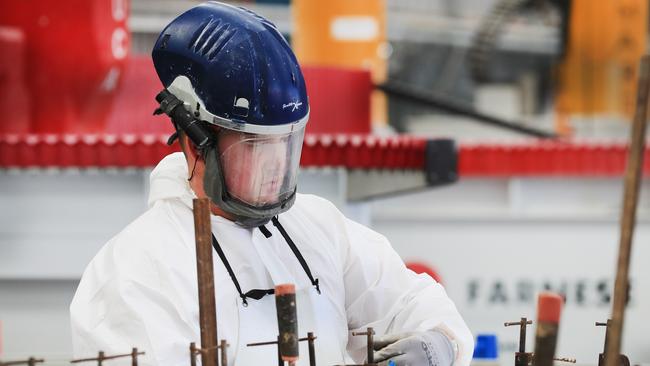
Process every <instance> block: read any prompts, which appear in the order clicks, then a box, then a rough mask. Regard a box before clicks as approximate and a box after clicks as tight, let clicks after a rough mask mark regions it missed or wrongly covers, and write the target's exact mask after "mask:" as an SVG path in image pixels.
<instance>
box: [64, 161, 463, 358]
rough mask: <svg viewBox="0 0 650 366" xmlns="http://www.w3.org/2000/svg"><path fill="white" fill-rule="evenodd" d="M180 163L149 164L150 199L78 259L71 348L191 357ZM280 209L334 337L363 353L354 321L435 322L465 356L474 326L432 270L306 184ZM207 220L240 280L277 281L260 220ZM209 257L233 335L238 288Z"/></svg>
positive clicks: (220, 313)
mask: <svg viewBox="0 0 650 366" xmlns="http://www.w3.org/2000/svg"><path fill="white" fill-rule="evenodd" d="M187 170H188V169H187V163H186V161H185V157H184V156H183V154H182V153H175V154H171V155H169V156H167V157H165V158H164V159H163V160H162V161H161V162H160V163H159V164H158V166H157V167H156V168H155V169H154V170H153V172H152V173H151V193H150V197H149V209H148V210H147V211H146V212H145V213H144V214H143V215H142V216H140V217H139V218H138V219H136V220H135V221H134V222H133V223H131V224H130V225H129V226H127V227H126V228H125V229H124V230H123V231H122V232H120V233H119V234H117V235H116V236H115V237H114V238H113V239H111V240H110V241H109V242H108V243H107V244H106V245H105V246H104V247H103V248H102V249H101V250H100V252H99V253H98V254H97V255H96V256H95V258H94V259H93V260H92V262H91V263H90V264H89V265H88V267H87V268H86V270H85V272H84V275H83V278H82V280H81V283H80V284H79V287H78V289H77V292H76V294H75V297H74V299H73V301H72V304H71V306H70V316H71V325H72V336H73V348H74V355H75V357H91V356H93V355H97V352H98V351H99V350H102V351H104V352H105V353H106V354H107V355H110V354H117V353H127V352H129V351H130V349H131V348H132V347H138V348H139V349H140V350H144V351H145V352H146V353H147V354H146V356H145V357H144V358H142V359H141V361H140V364H141V365H165V366H181V365H187V364H189V362H188V356H187V355H188V353H189V351H188V346H189V343H190V342H196V343H197V344H199V343H200V330H199V308H198V295H197V280H196V278H197V276H196V259H195V244H194V233H193V230H194V227H193V221H192V220H193V216H192V210H191V207H192V198H194V197H195V195H194V193H193V192H192V190H191V189H190V186H189V184H188V181H187V177H188V173H187ZM279 220H281V221H282V224H283V225H284V228H285V229H286V231H287V232H288V233H289V234H290V236H291V238H292V239H293V241H294V242H295V243H296V246H297V247H298V248H299V250H300V252H301V253H302V255H303V256H304V258H305V261H306V262H307V263H308V265H309V267H310V268H311V272H312V273H313V274H314V277H318V279H319V282H320V289H321V290H322V295H321V296H327V297H328V300H329V301H330V302H331V303H332V304H334V306H335V308H336V310H337V311H336V312H337V313H338V314H319V316H321V317H331V318H332V319H341V320H340V322H339V323H340V324H337V323H335V322H336V321H335V320H333V322H334V323H335V325H336V326H337V327H338V328H340V329H341V331H340V332H339V333H338V334H339V335H340V339H339V340H338V341H339V342H340V343H341V344H342V346H343V347H345V348H347V352H348V353H349V355H350V356H352V358H353V359H354V360H355V361H356V362H358V363H360V362H362V361H363V359H364V357H365V337H358V336H357V337H353V336H351V335H349V334H350V332H353V331H364V330H365V329H366V328H367V327H374V329H375V332H376V335H377V336H381V335H383V334H395V333H402V332H407V331H425V330H430V329H437V330H440V331H441V332H443V333H444V334H446V335H447V336H448V337H449V338H450V339H451V341H452V345H453V346H454V347H455V355H456V356H455V361H454V366H467V365H469V362H470V360H471V355H472V350H473V338H472V335H471V333H470V332H469V330H468V328H467V326H466V325H465V322H464V321H463V319H462V318H461V316H460V315H459V313H458V311H457V310H456V307H455V306H454V304H453V303H452V301H451V300H450V299H449V298H448V297H447V294H446V293H445V290H444V289H443V287H442V286H441V285H440V284H438V283H436V282H435V281H434V280H433V279H432V278H431V277H430V276H428V275H425V274H420V275H417V274H415V273H413V272H412V271H410V270H408V269H407V268H406V267H405V266H404V263H403V262H402V260H401V259H400V257H399V256H398V255H397V253H396V252H395V251H394V250H393V249H392V247H391V246H390V244H389V242H388V241H387V240H386V238H385V237H383V236H382V235H380V234H378V233H376V232H374V231H372V230H370V229H368V228H366V227H364V226H362V225H360V224H357V223H355V222H353V221H351V220H349V219H347V218H346V217H344V216H343V215H342V214H341V213H340V212H339V211H338V210H337V209H336V208H335V206H334V205H333V204H331V203H330V202H329V201H327V200H325V199H322V198H319V197H316V196H313V195H302V194H299V195H298V196H297V198H296V201H295V204H294V206H293V207H292V208H291V209H290V210H289V211H287V212H285V213H283V214H281V215H280V216H279ZM267 226H269V225H267ZM212 228H213V233H214V235H215V237H216V238H217V239H218V240H219V243H220V245H221V247H222V248H223V251H224V252H225V255H226V257H227V259H228V261H229V262H230V265H231V266H232V269H233V271H234V273H235V274H236V276H237V279H238V280H239V283H240V285H241V287H242V289H243V291H244V292H246V291H247V290H248V289H253V288H258V289H266V288H273V287H274V283H273V281H272V279H271V277H270V276H269V271H267V268H266V266H267V265H268V263H265V262H264V261H263V260H261V259H260V255H259V253H257V251H256V249H255V246H254V245H252V244H251V242H252V239H251V238H252V237H253V235H252V233H253V231H256V230H259V229H257V228H255V229H246V228H243V227H241V226H238V225H236V224H235V223H233V222H231V221H229V220H227V219H224V218H222V217H219V216H212ZM280 240H281V238H280ZM274 248H275V247H274ZM277 248H280V247H277ZM278 250H280V249H278ZM283 250H286V252H287V253H288V254H286V253H285V254H283V255H286V256H287V257H286V258H287V259H286V261H285V263H286V264H287V267H288V269H289V270H288V271H289V272H291V273H290V276H293V278H290V279H289V280H290V281H291V282H293V283H295V285H296V290H297V291H298V290H300V289H303V288H306V287H311V286H312V284H311V283H310V281H309V279H308V278H307V277H306V276H305V272H304V270H303V268H302V267H301V266H300V264H299V263H298V261H297V260H295V257H293V254H291V251H289V250H288V249H283ZM213 260H214V271H215V292H216V303H217V322H218V332H219V334H218V335H219V338H220V339H223V338H226V339H230V340H231V342H233V341H234V340H236V339H237V334H236V333H237V325H236V324H232V321H233V319H236V318H237V315H236V314H237V311H238V310H237V307H238V306H239V305H238V303H240V302H239V300H240V299H239V295H238V293H237V291H236V289H235V287H234V286H233V282H232V281H231V279H230V277H229V275H228V273H227V271H226V269H225V268H224V265H223V264H222V263H221V261H220V260H219V257H218V256H217V255H216V254H213ZM252 301H255V300H252ZM341 314H343V315H342V316H341ZM269 317H275V314H269ZM301 336H302V335H301ZM229 352H230V351H229ZM234 361H235V363H236V360H234Z"/></svg>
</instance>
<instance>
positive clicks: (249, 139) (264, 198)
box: [218, 128, 305, 208]
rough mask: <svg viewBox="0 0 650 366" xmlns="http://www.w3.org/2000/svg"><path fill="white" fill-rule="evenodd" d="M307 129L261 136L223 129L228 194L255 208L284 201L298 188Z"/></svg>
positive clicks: (220, 139)
mask: <svg viewBox="0 0 650 366" xmlns="http://www.w3.org/2000/svg"><path fill="white" fill-rule="evenodd" d="M304 135H305V129H304V128H301V129H299V130H296V131H293V132H290V133H286V134H275V135H261V134H251V133H245V132H239V131H234V130H228V129H222V130H221V131H220V132H219V134H218V149H219V154H220V157H219V160H220V161H221V166H222V169H223V175H224V180H225V184H226V189H227V191H228V194H230V196H232V197H233V198H235V199H237V200H239V201H241V202H243V203H245V204H247V205H250V206H252V207H255V208H260V207H266V206H271V205H275V204H277V203H279V202H283V201H284V200H285V199H287V198H288V197H289V196H291V195H292V194H293V192H294V190H295V188H296V184H297V176H298V168H299V165H300V153H301V151H302V142H303V138H304Z"/></svg>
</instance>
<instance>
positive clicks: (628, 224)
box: [605, 55, 650, 366]
mask: <svg viewBox="0 0 650 366" xmlns="http://www.w3.org/2000/svg"><path fill="white" fill-rule="evenodd" d="M649 96H650V56H648V55H645V56H643V57H642V58H641V66H640V67H639V84H638V89H637V101H636V112H635V114H634V121H633V123H632V128H631V136H630V150H629V153H628V158H627V166H626V169H625V191H624V194H623V211H622V214H621V236H620V246H619V251H618V263H617V270H616V282H615V284H614V301H613V307H612V317H611V319H612V322H611V328H610V334H609V338H608V340H607V352H605V366H616V365H617V363H618V362H617V361H618V359H619V355H620V353H621V336H622V333H623V321H624V318H625V305H626V303H627V296H628V286H629V279H628V273H629V267H630V255H631V251H632V236H633V234H634V224H635V221H636V206H637V202H638V200H639V187H640V185H641V184H640V183H641V173H642V168H643V153H644V150H645V132H646V125H647V119H648V102H649V100H648V97H649Z"/></svg>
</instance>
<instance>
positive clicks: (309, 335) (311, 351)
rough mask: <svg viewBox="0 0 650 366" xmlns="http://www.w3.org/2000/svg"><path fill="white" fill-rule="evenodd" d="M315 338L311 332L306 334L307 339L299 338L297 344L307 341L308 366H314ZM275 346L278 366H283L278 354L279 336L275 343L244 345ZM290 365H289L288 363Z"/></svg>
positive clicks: (248, 345) (247, 345)
mask: <svg viewBox="0 0 650 366" xmlns="http://www.w3.org/2000/svg"><path fill="white" fill-rule="evenodd" d="M316 338H317V337H315V336H314V333H313V332H308V333H307V337H303V338H299V339H298V342H304V341H307V343H308V345H309V366H316V351H315V347H314V341H315V340H316ZM272 344H275V345H276V346H277V348H278V366H284V361H282V355H281V354H280V336H279V335H278V339H277V340H275V341H268V342H256V343H248V344H246V347H259V346H269V345H272ZM289 365H291V363H289Z"/></svg>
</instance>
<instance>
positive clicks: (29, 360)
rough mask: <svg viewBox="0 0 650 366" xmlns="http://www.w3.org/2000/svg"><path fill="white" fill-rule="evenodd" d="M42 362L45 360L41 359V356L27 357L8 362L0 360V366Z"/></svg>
mask: <svg viewBox="0 0 650 366" xmlns="http://www.w3.org/2000/svg"><path fill="white" fill-rule="evenodd" d="M43 362H45V360H44V359H42V358H34V357H30V358H28V359H26V360H21V361H9V362H2V361H0V366H14V365H28V366H34V365H36V364H37V363H43Z"/></svg>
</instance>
